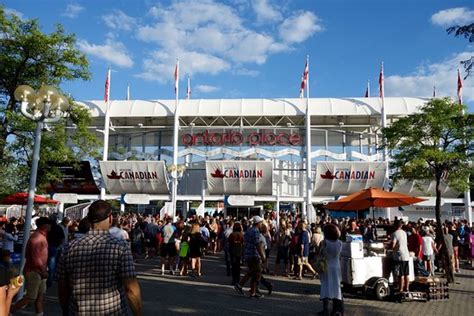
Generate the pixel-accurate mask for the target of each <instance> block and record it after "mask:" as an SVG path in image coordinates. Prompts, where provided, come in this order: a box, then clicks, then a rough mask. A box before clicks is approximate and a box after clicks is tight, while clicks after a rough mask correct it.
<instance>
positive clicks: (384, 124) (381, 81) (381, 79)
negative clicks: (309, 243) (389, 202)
mask: <svg viewBox="0 0 474 316" xmlns="http://www.w3.org/2000/svg"><path fill="white" fill-rule="evenodd" d="M379 85H380V87H379V90H380V91H379V94H380V98H381V104H382V109H381V111H380V112H381V113H380V114H381V116H382V128H386V127H387V114H386V112H385V78H384V72H383V62H382V63H381V64H380V76H379ZM382 136H383V135H382ZM382 142H383V140H382ZM382 154H383V156H382V157H383V161H384V162H385V164H387V161H388V149H387V147H384V148H383V152H382ZM389 177H390V175H389V170H388V165H387V166H386V169H385V181H384V184H383V188H384V189H385V190H388V189H389ZM372 211H373V210H372ZM386 212H387V213H386V216H387V218H388V219H390V217H391V216H390V208H389V207H387V208H386Z"/></svg>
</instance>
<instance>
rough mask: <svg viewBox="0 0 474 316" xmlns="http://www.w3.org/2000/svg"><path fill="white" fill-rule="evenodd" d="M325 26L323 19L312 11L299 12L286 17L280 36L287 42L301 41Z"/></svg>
mask: <svg viewBox="0 0 474 316" xmlns="http://www.w3.org/2000/svg"><path fill="white" fill-rule="evenodd" d="M323 30H324V28H323V27H322V25H321V20H320V19H319V18H318V17H317V16H316V15H315V14H314V13H312V12H309V11H306V12H298V13H296V14H294V15H293V16H291V17H289V18H287V19H285V20H284V21H283V23H282V24H281V25H280V28H279V33H280V37H281V38H282V39H283V40H284V41H285V42H286V43H301V42H304V41H305V40H307V39H308V38H309V37H311V36H312V35H313V34H314V33H316V32H322V31H323Z"/></svg>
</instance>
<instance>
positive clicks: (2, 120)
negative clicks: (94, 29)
mask: <svg viewBox="0 0 474 316" xmlns="http://www.w3.org/2000/svg"><path fill="white" fill-rule="evenodd" d="M75 46H76V38H75V35H74V34H67V33H66V32H65V30H64V28H63V27H62V26H61V25H57V26H56V28H55V30H54V31H53V32H52V33H50V34H45V33H43V32H42V31H41V29H40V25H39V23H38V20H21V19H20V18H18V17H17V16H15V15H8V14H6V13H5V11H4V8H3V7H2V6H0V69H1V71H0V193H2V192H5V193H10V192H13V191H17V190H24V189H26V188H27V186H28V181H29V172H30V166H31V153H32V147H33V143H34V130H35V126H36V124H35V123H34V122H32V121H30V120H28V119H27V118H25V117H24V116H23V115H22V114H21V113H20V111H19V106H18V103H17V102H16V101H15V100H14V91H15V89H16V88H17V87H18V86H19V85H22V84H27V85H29V86H31V87H33V88H34V89H38V88H39V87H41V85H53V86H58V85H60V84H61V83H63V82H65V81H72V80H77V79H82V80H89V79H90V77H91V74H90V72H89V64H88V61H87V59H86V57H85V55H84V54H83V53H81V52H80V51H79V50H77V48H76V47H75ZM69 101H70V103H71V104H72V106H71V109H70V110H69V111H68V115H66V118H64V119H62V120H61V121H60V122H58V123H55V124H54V125H53V126H49V127H48V128H49V129H50V131H46V132H43V137H42V143H41V158H40V165H39V171H40V172H39V174H38V181H37V183H38V186H39V187H41V185H42V184H45V183H47V182H48V181H49V180H51V179H55V178H57V176H58V171H57V170H56V169H55V168H54V167H53V166H54V165H55V164H59V163H70V164H75V163H77V162H78V161H80V160H81V159H84V158H91V157H95V155H97V146H98V141H97V140H96V138H95V136H94V134H92V133H91V132H90V131H89V130H88V125H89V123H90V120H91V118H90V114H89V112H88V110H87V109H85V108H82V107H79V106H77V105H75V104H74V101H73V100H72V99H71V98H70V100H69ZM68 121H69V123H71V124H75V126H76V128H75V129H66V123H67V122H68ZM71 124H70V125H71Z"/></svg>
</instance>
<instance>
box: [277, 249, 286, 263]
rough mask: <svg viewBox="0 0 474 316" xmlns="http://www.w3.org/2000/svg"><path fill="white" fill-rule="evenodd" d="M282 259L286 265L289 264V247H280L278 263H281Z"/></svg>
mask: <svg viewBox="0 0 474 316" xmlns="http://www.w3.org/2000/svg"><path fill="white" fill-rule="evenodd" d="M282 260H283V263H284V264H285V265H287V264H288V247H278V251H277V256H276V263H277V264H280V262H281V261H282Z"/></svg>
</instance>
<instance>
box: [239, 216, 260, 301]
mask: <svg viewBox="0 0 474 316" xmlns="http://www.w3.org/2000/svg"><path fill="white" fill-rule="evenodd" d="M262 222H263V218H261V217H260V216H254V217H253V218H252V228H250V229H249V230H247V232H246V233H245V235H244V258H245V262H247V266H248V272H247V273H246V274H245V275H244V276H243V278H242V279H241V280H240V282H239V283H236V284H235V285H234V288H235V290H236V291H237V293H239V294H244V292H243V289H242V287H243V286H244V285H245V283H247V281H248V279H250V297H255V298H259V297H262V295H261V294H259V293H258V292H257V287H258V283H259V282H260V278H261V275H262V264H264V263H265V262H266V260H267V258H266V257H265V249H264V247H265V244H264V240H263V239H262V237H261V236H262V235H261V233H260V225H262Z"/></svg>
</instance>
